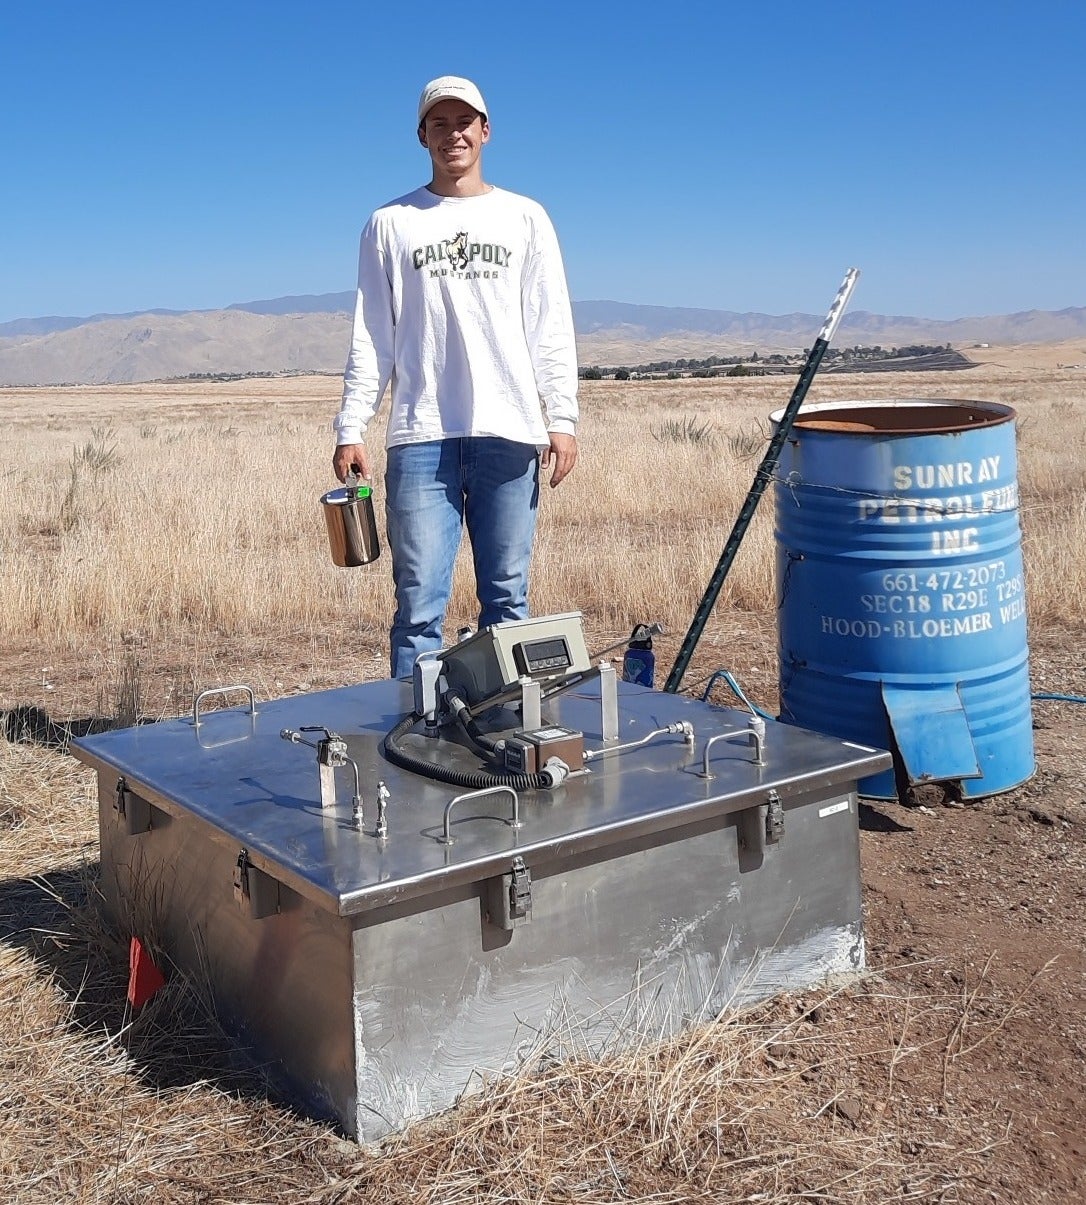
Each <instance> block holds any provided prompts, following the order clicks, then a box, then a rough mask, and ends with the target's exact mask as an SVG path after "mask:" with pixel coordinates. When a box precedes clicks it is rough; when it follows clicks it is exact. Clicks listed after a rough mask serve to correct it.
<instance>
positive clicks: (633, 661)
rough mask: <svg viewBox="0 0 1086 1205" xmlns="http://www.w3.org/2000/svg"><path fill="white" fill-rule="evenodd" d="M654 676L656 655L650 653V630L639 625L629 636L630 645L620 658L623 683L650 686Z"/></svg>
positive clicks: (645, 626) (647, 626)
mask: <svg viewBox="0 0 1086 1205" xmlns="http://www.w3.org/2000/svg"><path fill="white" fill-rule="evenodd" d="M655 676H656V654H655V653H654V652H653V651H652V630H651V629H650V627H649V625H648V624H646V623H639V624H638V625H637V627H636V628H634V630H633V632H632V633H631V634H630V643H629V645H628V646H627V648H626V652H625V653H624V654H623V657H622V680H623V682H636V683H637V685H638V686H652V684H653V681H654V679H655Z"/></svg>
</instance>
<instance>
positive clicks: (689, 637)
mask: <svg viewBox="0 0 1086 1205" xmlns="http://www.w3.org/2000/svg"><path fill="white" fill-rule="evenodd" d="M859 275H860V271H859V269H858V268H849V270H848V272H847V273H846V274H845V279H844V280H843V281H842V282H841V287H840V288H839V289H838V290H837V296H836V297H835V298H834V299H833V305H831V306H830V312H829V313H828V314H827V315H826V321H825V322H824V323H823V324H822V329H821V330H820V331H819V332H818V338H817V339H816V340H815V341H814V346H813V347H812V348H811V351H810V354H809V355H808V356H807V363H806V364H804V366H803V371H802V372H801V373H800V374H799V380H798V381H797V382H796V387H795V389H794V390H793V391H792V397H791V399H790V400H789V402H788V405H787V406H786V407H785V408H784V413H783V414H782V415H781V421H780V422H779V423H778V424H777V429H776V431H774V433H773V438H772V439H770V441H769V447H768V448H767V449H766V454H765V456H763V457H762V463H761V464H760V465H759V466H758V471H757V472H756V473H755V474H754V482H753V484H752V485H751V487H750V491H749V492H748V493H747V497H746V501H745V502H744V503H743V506H742V509H741V510H740V511H739V516H738V518H737V519H736V520H735V526H734V527H733V528H732V533H731V535H730V536H729V537H728V542H727V543H726V544H725V545H724V551H723V552H722V553H721V554H720V560H719V561H717V563H716V568H715V569H714V570H713V576H712V577H711V578H710V579H709V585H708V586H707V587H706V590H705V593H704V595H702V599H701V602H700V603H699V604H698V609H697V611H696V612H695V613H694V618H693V620H692V622H691V624H690V630H689V631H688V632H687V633H686V636H685V638H684V639H683V643H682V647H681V648H680V649H679V655H678V656H677V657H676V658H675V664H674V665H673V666H672V667H671V673H670V674H669V675H668V679H667V682H666V683H665V684H664V690H666V691H668V692H669V693H670V694H675V692H676V691H677V690H678V689H679V686H680V685H681V683H682V680H683V675H684V674H685V673H686V667H687V666H688V665H689V664H690V658H691V657H692V656H693V654H694V649H695V648H696V647H697V643H698V641H699V640H700V639H701V633H702V631H703V629H704V628H705V624H706V622H707V621H708V619H709V615H710V613H711V612H712V609H713V606H714V605H715V603H716V600H717V595H718V594H719V593H720V587H721V586H723V584H724V578H725V577H726V576H727V574H728V570H729V569H731V567H732V561H734V560H735V554H736V553H737V552H738V551H739V545H740V543H741V542H742V539H743V536H744V535H746V531H747V528H748V527H749V526H750V521H751V519H752V518H753V517H754V511H755V509H756V507H757V506H758V503H759V501H760V500H761V497H762V495H763V494H764V493H765V490H766V486H767V485H768V484H769V482H770V480H771V479H772V476H773V472H774V470H775V469H776V467H777V461H778V460H780V457H781V449H782V448H783V447H784V441H785V440H786V439H787V438H788V435H789V432H790V431H791V430H792V423H793V422H794V421H795V418H796V414H797V412H798V411H799V408H800V406H802V405H803V399H804V398H805V397H806V396H807V390H808V389H810V387H811V382H812V381H813V380H814V375H815V373H816V372H817V371H818V366H819V365H820V364H821V363H822V357H823V356H824V355H825V354H826V348H827V347H829V345H830V340H831V339H832V338H833V333H834V331H835V330H836V329H837V324H838V323H839V322H840V321H841V316H842V314H844V312H845V306H846V305H847V304H848V299H849V297H850V295H851V293H852V290H853V289H854V288H855V287H856V279H857V277H858V276H859Z"/></svg>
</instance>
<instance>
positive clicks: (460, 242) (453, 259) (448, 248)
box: [445, 230, 468, 271]
mask: <svg viewBox="0 0 1086 1205" xmlns="http://www.w3.org/2000/svg"><path fill="white" fill-rule="evenodd" d="M445 258H446V259H447V260H448V261H449V263H450V264H452V266H453V267H454V268H459V269H460V270H461V271H463V270H464V269H465V268H466V267H467V266H468V232H467V231H466V230H461V231H460V232H459V233H458V234H457V235H456V237H455V238H447V239H446V240H445Z"/></svg>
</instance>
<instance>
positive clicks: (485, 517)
mask: <svg viewBox="0 0 1086 1205" xmlns="http://www.w3.org/2000/svg"><path fill="white" fill-rule="evenodd" d="M538 505H539V453H538V450H537V449H536V448H535V447H534V446H533V445H530V444H521V443H512V442H510V441H509V440H507V439H496V438H492V437H489V436H473V437H469V438H463V439H443V440H436V441H433V442H430V443H420V444H399V445H397V446H395V447H392V448H389V449H388V465H387V468H386V475H385V520H386V529H387V532H388V544H389V548H390V550H391V552H392V579H393V582H394V583H395V587H396V614H395V617H394V618H393V621H392V631H391V641H390V643H391V657H390V664H391V668H392V676H393V678H404V677H410V676H411V671H412V667H413V666H414V664H415V658H416V657H417V656H418V655H419V653H424V652H429V651H431V650H433V649H439V648H441V647H442V643H443V642H442V635H441V630H442V624H443V623H444V620H445V608H446V606H447V605H448V602H449V591H450V589H451V587H452V573H453V564H454V562H455V560H456V553H457V549H458V548H459V547H460V530H461V527H462V526H466V527H467V529H468V538H469V539H470V541H471V551H472V558H473V560H474V562H475V585H476V592H477V594H478V598H479V627H481V628H482V627H487V626H489V625H490V624H494V623H500V622H501V621H502V620H506V619H526V618H527V616H528V564H529V561H530V560H531V555H532V540H533V538H534V536H535V517H536V510H537V508H538Z"/></svg>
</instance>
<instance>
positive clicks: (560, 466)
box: [539, 431, 577, 489]
mask: <svg viewBox="0 0 1086 1205" xmlns="http://www.w3.org/2000/svg"><path fill="white" fill-rule="evenodd" d="M549 438H550V441H551V446H550V447H549V448H544V449H543V455H542V456H541V457H540V460H539V464H540V467H541V468H542V469H543V471H544V472H546V471H547V469H549V468H551V465H552V464H553V465H554V468H553V469H551V477H550V484H551V488H552V489H553V488H554V487H555V486H556V485H557V484H558V483H559V482H560V481H561V480H562V478H563V477H565V476H567V475H568V474H569V473H571V472H572V471H573V466H574V465H575V464H576V463H577V437H576V436H575V435H562V434H561V433H559V432H558V431H551V432H550V436H549Z"/></svg>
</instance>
